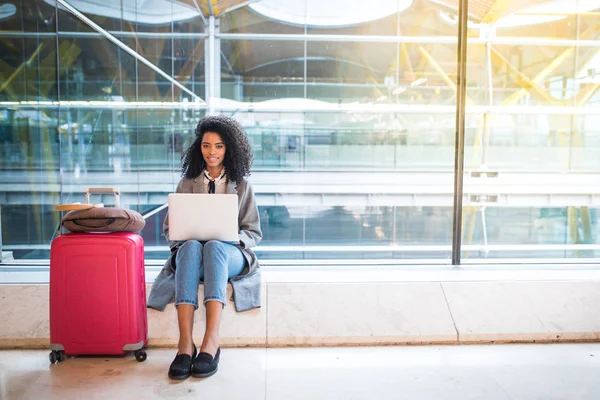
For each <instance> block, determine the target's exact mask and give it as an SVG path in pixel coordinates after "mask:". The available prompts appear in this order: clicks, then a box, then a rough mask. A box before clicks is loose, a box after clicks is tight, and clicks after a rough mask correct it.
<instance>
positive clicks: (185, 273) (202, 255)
mask: <svg viewBox="0 0 600 400" xmlns="http://www.w3.org/2000/svg"><path fill="white" fill-rule="evenodd" d="M251 164H252V151H251V150H250V145H249V144H248V140H247V139H246V136H245V135H244V131H243V129H242V127H241V126H240V124H239V123H238V122H237V121H235V120H234V119H232V118H229V117H226V116H222V115H216V116H214V115H213V116H208V117H205V118H203V119H202V120H200V122H199V123H198V126H197V128H196V139H195V140H194V142H193V143H192V144H191V145H190V147H189V148H188V149H187V150H186V152H185V153H184V155H183V157H182V175H183V178H182V179H181V181H180V182H179V184H178V185H177V190H176V192H177V193H216V194H227V193H231V194H233V193H235V194H237V195H238V210H239V213H238V227H239V229H238V230H239V235H238V237H239V244H237V245H232V244H228V243H224V242H219V241H216V240H211V241H208V242H198V241H194V240H188V241H185V242H175V241H170V240H169V219H168V216H167V218H166V219H165V222H164V225H163V229H164V232H165V236H166V237H167V240H169V247H170V248H171V256H170V257H169V259H168V260H167V262H166V263H165V266H164V268H163V269H162V271H161V273H160V274H159V275H158V277H157V278H156V280H155V281H154V284H153V285H152V290H151V292H150V296H149V298H148V307H150V308H154V309H157V310H159V311H163V310H164V309H165V307H166V305H167V304H168V303H170V302H174V303H175V307H176V308H177V320H178V324H179V345H178V347H179V351H178V352H177V356H176V357H175V360H173V363H172V364H171V366H170V368H169V377H170V378H172V379H178V380H180V379H186V378H188V377H189V376H190V375H193V376H195V377H208V376H211V375H213V374H214V373H215V372H217V368H218V364H219V358H220V354H221V349H220V347H219V324H220V321H221V312H222V310H223V307H224V306H225V304H226V299H225V293H226V289H227V281H228V280H231V283H232V287H233V295H234V302H235V307H236V310H237V311H245V310H248V309H251V308H255V307H260V272H259V265H258V261H257V259H256V255H255V254H254V252H252V250H251V248H252V247H254V246H256V244H258V242H259V241H260V240H261V238H262V233H261V230H260V221H259V216H258V207H257V205H256V199H255V198H254V192H253V191H252V186H251V185H250V183H249V182H248V180H247V179H246V177H247V176H248V175H250V165H251ZM202 281H203V282H204V306H205V307H206V329H205V333H204V339H203V340H202V345H201V346H200V352H199V353H198V351H197V348H196V346H195V345H194V343H193V339H192V329H193V326H194V311H195V310H196V309H197V308H198V285H199V284H200V282H202Z"/></svg>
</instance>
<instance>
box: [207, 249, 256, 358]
mask: <svg viewBox="0 0 600 400" xmlns="http://www.w3.org/2000/svg"><path fill="white" fill-rule="evenodd" d="M203 259H204V305H205V306H206V331H205V332H204V340H203V341H202V347H201V348H200V351H201V352H205V353H209V354H211V355H212V356H214V355H215V354H216V352H217V349H218V347H219V325H220V323H221V313H222V311H223V307H224V306H225V304H226V299H225V294H226V292H227V281H228V280H229V278H232V277H234V276H237V275H239V274H240V273H241V272H242V270H243V269H244V266H245V263H246V259H245V258H244V255H243V254H242V251H241V250H240V249H238V248H237V247H235V246H234V245H231V244H228V243H223V242H219V241H216V240H211V241H209V242H207V243H206V244H205V245H204V249H203Z"/></svg>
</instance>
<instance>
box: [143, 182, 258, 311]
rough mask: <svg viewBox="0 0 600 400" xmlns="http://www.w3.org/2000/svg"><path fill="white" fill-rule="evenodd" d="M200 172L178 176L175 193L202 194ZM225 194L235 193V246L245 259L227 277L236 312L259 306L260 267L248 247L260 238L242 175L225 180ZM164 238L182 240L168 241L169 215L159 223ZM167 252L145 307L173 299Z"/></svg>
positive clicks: (254, 208)
mask: <svg viewBox="0 0 600 400" xmlns="http://www.w3.org/2000/svg"><path fill="white" fill-rule="evenodd" d="M204 179H205V178H204V174H202V175H200V176H199V177H197V178H196V179H187V178H182V179H181V180H180V181H179V184H178V185H177V190H176V193H204ZM226 193H228V194H237V195H238V226H239V234H238V237H239V240H240V244H239V245H237V247H238V248H239V249H240V250H241V251H242V253H243V255H244V258H245V259H246V266H245V267H244V270H243V271H242V273H241V274H240V275H239V276H236V277H234V278H231V279H230V282H231V286H232V287H233V301H234V303H235V309H236V311H238V312H240V311H246V310H250V309H252V308H257V307H260V283H261V281H260V267H259V265H258V260H257V258H256V254H254V252H253V251H252V250H251V248H252V247H254V246H256V245H257V244H258V242H260V240H261V239H262V232H261V230H260V219H259V215H258V206H257V205H256V199H255V198H254V191H253V190H252V185H251V184H250V182H248V180H247V179H246V178H244V179H243V180H242V181H241V182H239V183H236V182H231V181H228V182H227V189H226ZM163 230H164V232H165V237H166V238H167V241H168V242H169V247H170V248H173V247H174V246H177V245H180V244H181V243H182V242H177V241H172V240H169V216H168V215H167V217H166V218H165V222H164V224H163ZM173 254H174V252H172V253H171V255H170V256H169V258H168V259H167V261H166V262H165V265H164V267H163V269H162V271H161V272H160V273H159V274H158V276H157V277H156V280H155V281H154V284H153V285H152V290H151V291H150V296H149V297H148V307H150V308H153V309H156V310H159V311H163V310H164V309H165V307H166V306H167V304H169V303H173V302H174V299H175V271H174V270H173V269H172V267H171V257H173Z"/></svg>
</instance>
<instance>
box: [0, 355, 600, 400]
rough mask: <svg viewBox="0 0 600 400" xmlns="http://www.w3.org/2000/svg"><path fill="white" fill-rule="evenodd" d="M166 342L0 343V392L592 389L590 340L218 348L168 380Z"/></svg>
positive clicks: (528, 396)
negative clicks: (5, 347) (66, 349)
mask: <svg viewBox="0 0 600 400" xmlns="http://www.w3.org/2000/svg"><path fill="white" fill-rule="evenodd" d="M174 355H175V350H174V349H150V350H149V351H148V359H147V360H146V361H145V362H143V363H138V362H136V361H135V359H134V358H133V357H132V356H128V357H125V358H122V357H109V358H105V357H80V358H71V359H68V360H67V361H65V362H63V363H61V364H57V365H50V364H49V361H48V352H47V351H41V350H35V351H23V350H14V351H13V350H11V351H1V352H0V399H3V400H4V399H11V400H12V399H61V400H70V399H86V400H91V399H110V400H117V399H140V400H141V399H187V398H189V399H211V400H217V399H228V400H230V399H250V400H253V399H269V400H271V399H282V400H283V399H286V400H288V399H310V400H315V399H343V400H348V399H376V400H384V399H410V400H413V399H436V400H439V399H460V400H464V399H485V400H494V399H507V400H511V399H514V400H517V399H518V400H532V399H540V400H552V399H556V400H577V399H598V398H600V379H599V377H600V344H552V345H535V344H534V345H494V346H445V347H439V346H428V347H420V346H419V347H417V346H407V347H363V348H293V349H223V353H222V357H221V365H220V370H219V372H218V373H217V374H216V375H215V376H213V377H211V378H208V379H204V380H202V379H194V378H190V379H188V380H186V381H183V382H173V381H170V380H169V379H168V378H167V369H168V366H169V364H170V362H171V361H172V359H173V357H174Z"/></svg>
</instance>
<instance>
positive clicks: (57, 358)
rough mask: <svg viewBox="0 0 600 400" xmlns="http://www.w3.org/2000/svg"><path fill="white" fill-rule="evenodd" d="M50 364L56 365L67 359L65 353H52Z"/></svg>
mask: <svg viewBox="0 0 600 400" xmlns="http://www.w3.org/2000/svg"><path fill="white" fill-rule="evenodd" d="M49 357H50V363H51V364H56V363H59V362H61V361H64V360H66V359H67V356H66V355H65V352H64V351H56V350H53V351H51V352H50V356H49Z"/></svg>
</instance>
